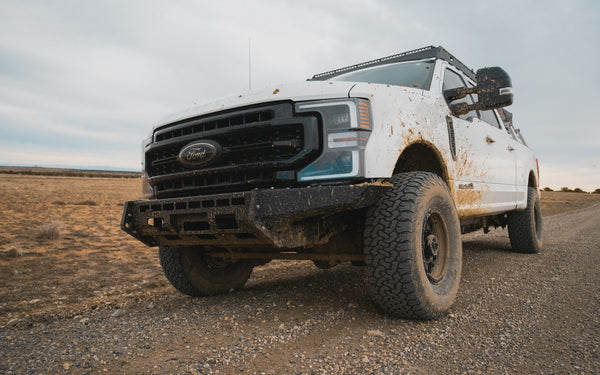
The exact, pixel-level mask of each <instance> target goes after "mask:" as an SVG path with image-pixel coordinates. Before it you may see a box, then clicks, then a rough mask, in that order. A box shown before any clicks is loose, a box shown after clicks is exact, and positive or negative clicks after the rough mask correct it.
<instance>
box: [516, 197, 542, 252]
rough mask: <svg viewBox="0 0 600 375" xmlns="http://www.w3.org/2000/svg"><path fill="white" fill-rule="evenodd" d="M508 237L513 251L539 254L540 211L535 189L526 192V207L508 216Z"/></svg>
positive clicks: (540, 240) (540, 235) (540, 239)
mask: <svg viewBox="0 0 600 375" xmlns="http://www.w3.org/2000/svg"><path fill="white" fill-rule="evenodd" d="M508 236H509V237H510V244H511V246H512V248H513V250H514V251H516V252H518V253H530V254H532V253H539V252H540V250H541V249H542V209H541V206H540V196H539V194H538V192H537V190H536V189H535V188H532V187H530V188H529V189H528V190H527V207H526V208H525V209H524V210H522V211H513V212H511V213H509V214H508Z"/></svg>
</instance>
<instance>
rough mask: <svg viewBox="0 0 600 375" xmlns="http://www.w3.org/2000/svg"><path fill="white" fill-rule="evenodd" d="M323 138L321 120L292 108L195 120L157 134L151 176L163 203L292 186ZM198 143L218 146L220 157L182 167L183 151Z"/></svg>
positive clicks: (149, 166) (288, 105)
mask: <svg viewBox="0 0 600 375" xmlns="http://www.w3.org/2000/svg"><path fill="white" fill-rule="evenodd" d="M319 134H320V132H319V124H318V119H317V118H316V117H314V116H310V115H309V116H305V115H303V116H295V115H294V113H293V106H292V104H291V103H278V104H273V105H270V106H267V107H260V108H247V109H242V110H236V111H232V112H227V113H217V114H213V115H209V116H203V117H198V118H192V119H188V120H184V121H179V122H176V123H173V124H169V125H166V126H163V127H161V128H159V129H157V130H156V131H155V133H154V143H153V144H152V145H151V146H150V148H149V149H148V150H147V151H146V160H145V165H146V172H147V173H148V176H149V177H150V183H151V184H152V185H153V186H154V188H155V193H156V195H157V197H158V198H165V197H179V196H189V195H195V194H212V193H215V192H226V191H242V190H248V189H251V188H254V187H264V186H281V185H282V184H283V185H285V184H288V185H289V184H290V182H291V181H295V172H296V171H297V170H299V169H301V168H302V167H304V166H306V165H308V164H309V163H310V162H311V161H313V160H314V159H315V158H316V157H317V156H318V154H319V153H320V137H319ZM199 140H210V141H212V142H216V143H218V144H219V145H220V146H221V150H222V151H221V155H220V156H219V157H217V158H216V159H214V160H212V161H211V162H210V163H208V164H206V165H204V166H201V167H196V168H190V167H186V166H183V165H182V164H180V163H179V161H178V155H179V152H180V151H181V149H182V148H183V147H185V146H186V145H188V144H190V143H191V142H195V141H199Z"/></svg>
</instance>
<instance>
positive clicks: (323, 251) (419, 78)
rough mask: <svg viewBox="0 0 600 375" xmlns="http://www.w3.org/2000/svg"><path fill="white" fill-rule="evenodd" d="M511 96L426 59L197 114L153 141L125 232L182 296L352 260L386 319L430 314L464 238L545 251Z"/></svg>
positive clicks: (441, 56)
mask: <svg viewBox="0 0 600 375" xmlns="http://www.w3.org/2000/svg"><path fill="white" fill-rule="evenodd" d="M511 86H512V85H511V81H510V78H509V76H508V75H507V74H506V72H504V70H502V69H500V68H497V67H496V68H484V69H480V70H478V71H477V73H474V72H473V71H472V70H470V69H469V68H467V67H466V66H465V65H464V64H462V63H461V62H460V61H459V60H458V59H456V58H455V57H454V56H452V55H451V54H450V53H448V52H447V51H446V50H445V49H443V48H442V47H426V48H421V49H418V50H414V51H409V52H405V53H401V54H398V55H394V56H389V57H386V58H382V59H378V60H374V61H369V62H365V63H362V64H358V65H353V66H349V67H346V68H342V69H336V70H333V71H330V72H327V73H323V74H318V75H315V76H314V77H313V78H311V79H309V80H308V81H306V82H302V83H298V84H290V85H282V86H276V87H272V88H268V89H265V90H259V91H252V92H247V93H243V94H240V95H235V96H232V97H229V98H225V99H222V100H218V101H215V102H212V103H209V104H205V105H201V106H195V107H193V108H190V109H188V110H186V111H183V112H181V113H177V114H175V115H173V116H170V117H168V118H167V119H165V120H163V121H162V122H161V123H160V124H159V125H158V126H156V127H154V129H153V130H152V133H151V134H150V136H149V137H148V139H146V140H145V141H144V143H143V177H142V182H143V192H144V198H145V199H144V200H139V201H131V202H127V203H126V204H125V208H124V212H123V219H122V222H121V226H122V228H123V230H124V231H126V232H127V233H129V234H131V235H132V236H134V237H136V238H138V239H139V240H140V241H142V242H144V243H145V244H147V245H149V246H159V256H160V263H161V265H162V267H163V270H164V273H165V275H166V277H167V279H168V280H169V281H170V282H171V284H172V285H173V286H174V287H175V288H177V289H178V290H179V291H181V292H183V293H185V294H188V295H192V296H201V295H210V294H215V293H221V292H225V291H228V290H230V289H233V288H239V287H241V286H243V285H244V283H245V282H246V281H247V279H248V277H249V276H250V273H251V272H252V269H253V267H254V266H256V265H260V264H264V263H266V262H268V261H270V260H272V259H308V260H312V261H313V262H314V263H315V265H317V266H318V267H321V268H328V267H331V266H334V265H336V264H339V263H341V262H352V264H354V265H362V266H366V269H367V273H368V276H369V280H370V284H371V288H372V291H373V295H374V299H375V300H376V301H377V303H378V304H379V305H380V306H381V308H382V309H383V310H384V311H385V312H387V313H389V314H392V315H395V316H400V317H407V318H418V319H430V318H435V317H437V316H440V315H441V314H444V313H445V312H446V311H447V310H448V308H449V307H450V306H451V304H452V303H453V301H454V299H455V297H456V294H457V291H458V287H459V282H460V274H461V265H462V241H461V233H466V232H469V231H474V230H478V229H481V228H483V230H484V231H486V232H487V231H488V228H489V227H490V226H493V227H498V226H501V227H504V226H508V233H509V237H510V242H511V244H512V247H513V249H514V250H515V251H518V252H525V253H536V252H539V251H540V248H541V243H542V240H541V229H542V216H541V212H540V203H539V194H538V182H539V171H538V168H537V159H536V158H535V156H534V154H533V152H532V151H531V150H530V149H529V148H528V147H527V145H526V144H525V142H524V140H523V138H522V137H521V135H520V133H519V132H518V130H516V129H514V128H513V125H512V115H511V114H510V113H509V112H508V111H506V110H505V109H503V107H505V106H507V105H510V104H511V103H512V98H513V93H512V87H511Z"/></svg>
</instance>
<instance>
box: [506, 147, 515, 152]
mask: <svg viewBox="0 0 600 375" xmlns="http://www.w3.org/2000/svg"><path fill="white" fill-rule="evenodd" d="M506 149H507V150H508V151H510V152H513V151H514V150H515V148H514V147H512V146H508V147H506Z"/></svg>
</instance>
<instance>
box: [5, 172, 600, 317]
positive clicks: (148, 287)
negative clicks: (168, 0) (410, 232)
mask: <svg viewBox="0 0 600 375" xmlns="http://www.w3.org/2000/svg"><path fill="white" fill-rule="evenodd" d="M139 190H140V186H139V180H138V179H132V178H90V177H60V176H21V175H14V174H0V197H2V206H1V208H0V212H1V215H0V228H1V229H0V285H2V288H0V327H3V326H7V325H9V326H10V325H15V324H19V325H20V324H27V323H35V322H41V321H45V320H54V319H56V318H67V317H73V316H77V315H78V314H81V313H83V312H85V311H90V310H95V309H98V308H106V307H111V308H115V309H116V308H118V307H123V306H124V305H127V304H128V303H138V302H140V301H141V300H143V299H145V298H149V296H150V295H156V294H157V293H158V294H162V293H176V292H175V290H174V289H172V288H171V287H170V285H168V283H167V281H166V279H165V278H164V277H163V276H162V272H161V269H160V266H159V264H158V259H157V255H156V250H155V249H151V248H148V247H146V246H145V245H143V244H141V243H139V242H138V241H136V240H134V239H133V238H132V237H130V236H128V235H126V234H125V233H124V232H122V231H121V229H120V220H121V212H122V209H123V202H124V201H126V200H133V199H137V198H138V197H139ZM598 202H600V194H581V193H562V192H543V193H542V210H543V213H544V215H545V216H550V215H556V214H559V213H562V212H566V211H572V210H577V209H579V208H583V207H586V206H589V205H591V204H595V203H598ZM270 266H272V265H267V266H266V267H270Z"/></svg>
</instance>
